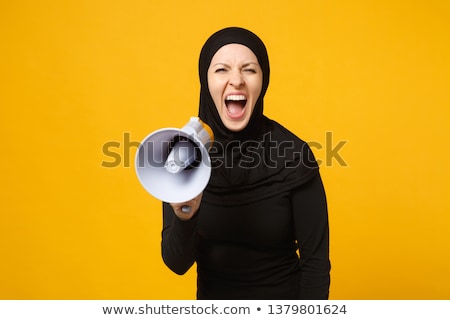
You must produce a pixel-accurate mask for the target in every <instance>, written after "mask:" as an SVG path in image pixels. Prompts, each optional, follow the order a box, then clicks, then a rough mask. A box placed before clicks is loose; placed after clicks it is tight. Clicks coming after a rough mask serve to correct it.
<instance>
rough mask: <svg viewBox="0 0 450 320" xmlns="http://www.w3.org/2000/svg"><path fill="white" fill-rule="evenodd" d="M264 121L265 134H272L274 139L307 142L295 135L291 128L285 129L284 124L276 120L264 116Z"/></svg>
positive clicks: (303, 143)
mask: <svg viewBox="0 0 450 320" xmlns="http://www.w3.org/2000/svg"><path fill="white" fill-rule="evenodd" d="M266 123H267V128H268V131H267V133H266V134H270V135H271V136H273V138H274V139H276V140H279V141H293V142H295V143H298V144H301V145H307V144H308V143H307V142H305V141H304V140H303V139H301V138H300V137H299V136H298V135H296V134H295V133H293V132H292V131H291V130H289V129H287V128H286V127H285V126H283V125H282V124H280V123H278V122H277V121H275V120H273V119H270V118H267V117H266Z"/></svg>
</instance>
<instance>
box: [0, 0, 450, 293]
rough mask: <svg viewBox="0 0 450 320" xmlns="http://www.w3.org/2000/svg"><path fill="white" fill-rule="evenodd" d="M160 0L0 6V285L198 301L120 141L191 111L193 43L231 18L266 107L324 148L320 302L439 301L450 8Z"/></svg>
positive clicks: (388, 0) (445, 257)
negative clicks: (325, 219) (325, 276)
mask: <svg viewBox="0 0 450 320" xmlns="http://www.w3.org/2000/svg"><path fill="white" fill-rule="evenodd" d="M173 3H174V2H173V1H150V0H147V1H145V0H127V1H125V0H123V1H120V0H119V1H107V0H102V1H74V0H67V1H48V0H42V1H24V0H22V1H20V0H18V1H3V2H2V4H0V30H1V31H0V32H1V34H0V35H1V41H0V57H1V59H0V67H1V80H0V81H1V83H0V90H1V91H0V108H1V109H0V110H1V114H0V139H1V149H0V152H1V157H0V177H1V185H2V187H1V193H0V214H1V218H0V219H1V220H0V257H1V263H0V298H2V299H191V298H195V270H194V268H193V269H191V270H190V271H189V273H188V274H187V275H185V276H183V277H180V276H176V275H174V274H172V273H171V272H170V271H168V269H167V268H166V267H165V266H164V264H163V263H162V260H161V258H160V232H161V210H160V206H161V205H160V203H159V202H158V201H157V200H155V199H154V198H152V197H151V196H150V195H149V194H147V193H146V192H145V191H144V190H143V188H142V187H141V185H140V184H139V182H138V180H137V178H136V176H135V172H134V168H133V166H132V161H133V159H134V154H135V151H136V148H135V147H133V145H131V146H130V144H126V140H127V139H128V140H129V141H132V142H133V141H134V142H138V141H141V140H142V139H143V138H144V137H145V136H146V135H147V134H148V133H150V132H152V131H154V130H156V129H159V128H162V127H174V126H175V127H180V126H182V125H183V124H184V123H185V122H186V121H187V120H188V118H189V117H190V116H191V115H196V114H197V105H198V95H199V84H198V79H197V58H198V54H199V50H200V47H201V45H202V44H203V42H204V41H205V40H206V38H207V37H208V36H209V35H210V34H211V33H212V32H214V31H216V30H218V29H219V28H222V27H226V26H230V25H239V26H243V27H247V28H249V29H251V30H253V31H255V32H256V33H257V34H259V35H260V36H261V37H262V39H263V40H264V41H265V43H266V45H267V47H268V51H269V55H270V59H271V67H272V78H271V84H270V86H269V91H268V94H267V99H266V109H265V110H266V113H267V115H268V116H270V117H273V118H275V119H277V120H279V121H280V122H281V123H282V124H284V125H285V126H286V127H288V128H289V129H291V130H292V131H294V132H295V133H297V134H298V135H299V136H300V137H302V138H303V139H304V140H307V141H311V142H312V145H313V149H314V151H315V153H316V156H317V158H319V160H322V169H321V170H322V175H323V179H324V182H325V185H326V190H327V194H328V200H329V214H330V224H331V258H332V264H333V270H332V286H331V295H330V298H332V299H450V272H449V271H450V254H449V252H450V218H449V213H450V194H449V187H448V183H449V177H450V174H449V169H448V164H449V160H448V159H449V156H450V152H449V138H450V132H449V128H448V127H449V120H450V117H449V116H450V111H449V109H450V95H449V88H450V45H449V34H450V22H449V21H450V4H449V3H448V2H447V1H442V0H430V1H418V0H414V1H407V0H404V1H396V0H373V1H359V0H354V1H350V0H346V1H342V0H340V1H338V0H335V1H334V0H333V1H332V0H330V1H325V0H323V1H305V0H302V1H294V0H292V1H287V0H280V1H272V2H264V1H263V2H261V1H257V0H254V1H245V2H240V3H235V2H223V1H218V2H213V1H199V0H192V1H178V2H177V4H175V5H174V4H173ZM327 132H329V133H328V134H327ZM327 135H328V136H327ZM330 136H331V137H332V141H331V140H330V139H329V137H330ZM327 137H328V138H327ZM344 141H347V142H345V144H344ZM111 142H115V143H116V146H119V145H120V147H117V148H114V144H111V145H109V146H110V149H109V150H110V151H114V152H116V153H117V155H120V157H121V162H120V164H119V165H118V166H115V167H112V168H108V167H105V166H102V163H103V164H105V163H111V162H113V161H114V160H115V159H114V158H113V157H112V156H108V155H107V154H105V153H104V152H102V148H103V146H104V145H105V144H106V143H111ZM341 142H342V145H343V146H342V147H341V149H339V150H338V155H339V156H340V157H341V158H342V160H343V161H345V164H346V165H343V163H339V161H338V159H337V157H333V156H332V155H333V154H332V153H331V154H330V152H331V150H330V148H329V147H336V146H337V145H338V144H339V143H341ZM327 143H328V144H329V145H328V151H327V148H326V145H327ZM124 145H125V148H124ZM335 151H336V150H335ZM327 157H328V160H329V161H328V163H327V161H326V160H327Z"/></svg>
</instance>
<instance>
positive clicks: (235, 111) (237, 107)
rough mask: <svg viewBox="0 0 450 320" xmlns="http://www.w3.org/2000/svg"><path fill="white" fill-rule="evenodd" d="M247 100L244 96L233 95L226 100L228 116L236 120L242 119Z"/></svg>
mask: <svg viewBox="0 0 450 320" xmlns="http://www.w3.org/2000/svg"><path fill="white" fill-rule="evenodd" d="M246 104H247V98H246V97H245V96H244V95H242V94H232V95H229V96H227V97H226V98H225V105H226V107H227V111H228V115H229V116H230V117H231V118H233V119H235V118H240V117H241V116H242V115H243V114H244V110H245V105H246Z"/></svg>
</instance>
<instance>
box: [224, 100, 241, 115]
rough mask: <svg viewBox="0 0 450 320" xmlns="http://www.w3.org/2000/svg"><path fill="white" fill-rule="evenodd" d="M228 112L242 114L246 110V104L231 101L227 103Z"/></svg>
mask: <svg viewBox="0 0 450 320" xmlns="http://www.w3.org/2000/svg"><path fill="white" fill-rule="evenodd" d="M227 108H228V112H229V113H231V114H240V113H241V112H242V109H244V104H243V103H242V102H239V101H230V102H228V103H227Z"/></svg>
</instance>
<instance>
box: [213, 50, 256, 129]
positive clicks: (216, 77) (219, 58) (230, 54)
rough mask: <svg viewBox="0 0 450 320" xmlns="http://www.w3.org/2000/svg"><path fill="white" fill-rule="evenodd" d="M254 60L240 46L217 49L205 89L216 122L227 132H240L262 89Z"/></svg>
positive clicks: (250, 52) (248, 119) (251, 55)
mask: <svg viewBox="0 0 450 320" xmlns="http://www.w3.org/2000/svg"><path fill="white" fill-rule="evenodd" d="M262 79H263V74H262V70H261V67H260V66H259V63H258V58H256V56H255V54H254V53H253V52H252V51H251V50H250V49H249V48H248V47H246V46H244V45H242V44H234V43H233V44H227V45H225V46H223V47H221V48H220V49H219V50H218V51H217V52H216V54H215V55H214V56H213V58H212V60H211V64H210V66H209V69H208V88H209V92H210V94H211V96H212V98H213V100H214V104H215V105H216V108H217V111H218V112H219V116H220V119H221V120H222V122H223V124H224V125H225V127H226V128H227V129H228V130H231V131H234V132H237V131H241V130H242V129H244V128H245V127H246V126H247V124H248V122H249V121H250V117H251V115H252V112H253V109H254V108H255V104H256V101H257V100H258V98H259V95H260V93H261V89H262Z"/></svg>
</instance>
